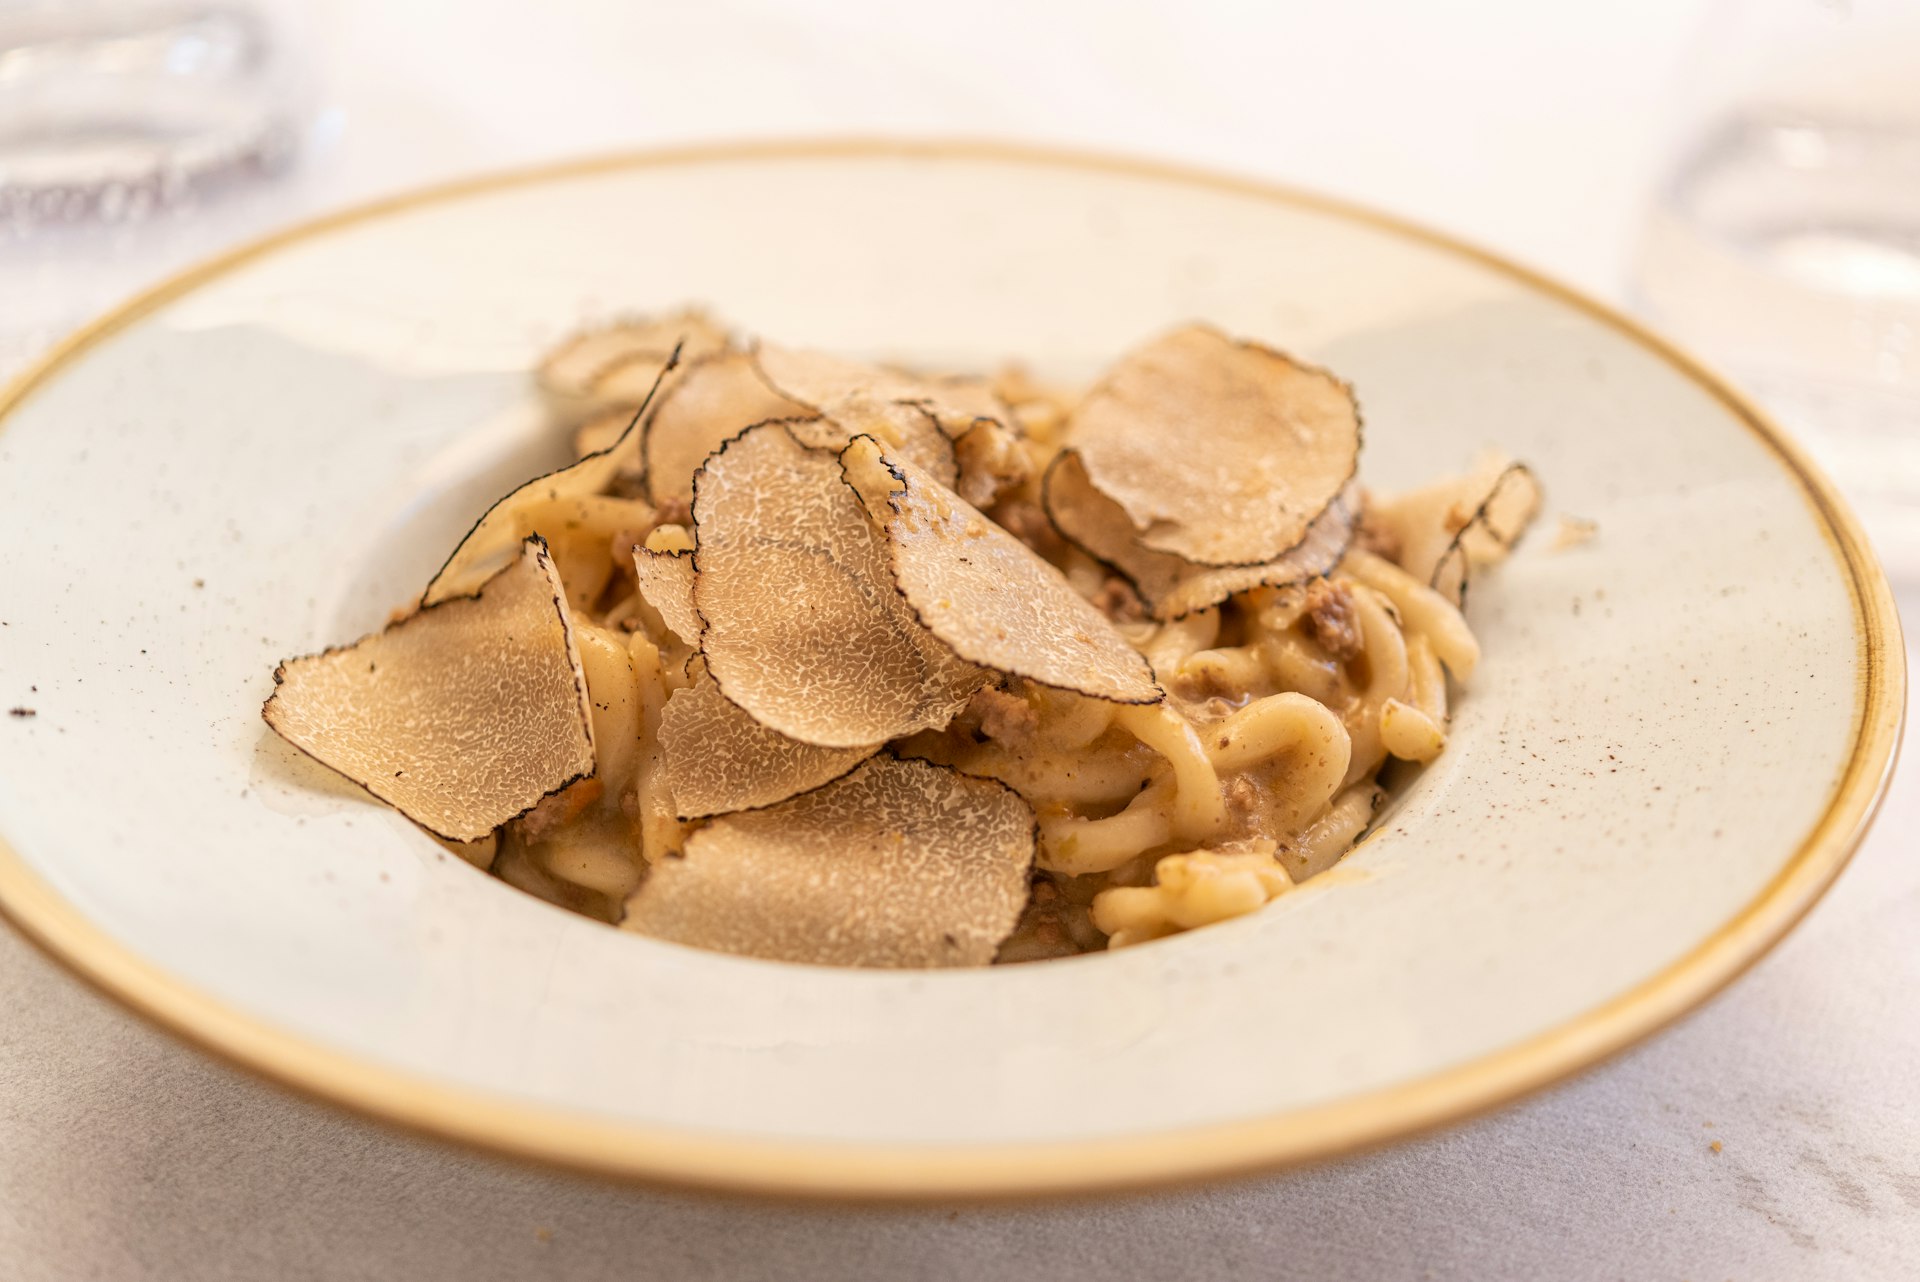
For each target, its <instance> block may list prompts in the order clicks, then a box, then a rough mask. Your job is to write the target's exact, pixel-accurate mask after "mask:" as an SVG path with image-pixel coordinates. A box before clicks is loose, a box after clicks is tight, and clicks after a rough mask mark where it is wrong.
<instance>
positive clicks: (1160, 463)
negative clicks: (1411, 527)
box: [1066, 325, 1360, 565]
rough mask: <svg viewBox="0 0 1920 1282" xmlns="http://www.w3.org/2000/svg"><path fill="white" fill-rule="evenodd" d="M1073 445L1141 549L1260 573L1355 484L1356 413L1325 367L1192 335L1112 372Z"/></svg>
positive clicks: (1072, 426) (1072, 436)
mask: <svg viewBox="0 0 1920 1282" xmlns="http://www.w3.org/2000/svg"><path fill="white" fill-rule="evenodd" d="M1066 444H1067V446H1068V447H1069V448H1071V449H1073V450H1074V451H1076V452H1077V453H1078V455H1079V457H1080V460H1081V464H1082V466H1083V467H1084V468H1085V470H1086V475H1087V479H1088V480H1089V481H1090V482H1091V483H1092V485H1093V486H1094V488H1096V489H1098V490H1099V491H1100V492H1101V493H1102V494H1104V495H1106V496H1107V497H1108V498H1110V499H1112V500H1113V501H1114V502H1115V503H1116V504H1118V505H1119V507H1120V509H1121V510H1122V511H1123V512H1125V514H1126V516H1127V519H1128V521H1129V522H1131V524H1132V526H1133V528H1134V530H1135V532H1136V533H1137V535H1138V539H1139V542H1140V543H1141V544H1142V545H1143V546H1144V547H1146V548H1148V549H1150V550H1152V551H1156V552H1166V553H1170V554H1172V555H1174V556H1177V557H1180V558H1182V559H1184V560H1187V561H1192V562H1194V563H1196V564H1200V565H1259V564H1263V563H1265V562H1268V561H1272V560H1274V559H1275V558H1276V557H1279V556H1281V555H1283V554H1284V553H1286V552H1288V551H1289V550H1291V549H1292V548H1294V547H1296V546H1298V545H1299V543H1300V542H1301V541H1302V540H1303V539H1305V538H1306V536H1307V528H1308V526H1310V525H1311V524H1312V523H1313V521H1314V519H1315V518H1317V517H1318V516H1319V515H1320V514H1321V513H1322V512H1324V511H1325V510H1326V508H1327V505H1328V504H1329V503H1331V502H1333V500H1334V498H1335V497H1336V496H1337V495H1338V494H1339V493H1340V492H1341V490H1343V489H1345V488H1346V485H1347V483H1348V482H1349V481H1350V480H1352V479H1353V475H1354V470H1355V468H1356V466H1357V465H1358V463H1359V457H1360V413H1359V407H1358V406H1357V405H1356V404H1355V403H1354V399H1353V393H1352V392H1351V391H1350V390H1349V389H1348V387H1347V385H1346V384H1345V383H1343V382H1341V381H1340V380H1339V379H1337V378H1335V377H1334V376H1333V375H1332V374H1329V373H1328V372H1326V371H1325V370H1322V369H1318V368H1316V367H1314V366H1311V365H1304V364H1301V363H1300V362H1298V361H1295V360H1293V359H1291V358H1290V357H1287V356H1284V355H1282V354H1281V353H1279V352H1276V351H1273V350H1271V349H1269V348H1266V347H1262V346H1260V345H1259V344H1257V343H1249V342H1236V341H1234V340H1233V339H1230V338H1228V337H1227V336H1226V335H1224V334H1221V333H1220V332H1219V331H1217V330H1214V329H1210V328H1208V327H1206V326H1203V325H1190V326H1188V327H1186V328H1185V329H1179V330H1175V331H1174V332H1173V333H1171V334H1168V335H1166V336H1164V337H1162V338H1159V339H1156V340H1154V341H1153V342H1150V343H1148V344H1147V345H1146V346H1144V347H1141V348H1138V349H1136V350H1135V351H1133V352H1132V353H1130V354H1129V355H1127V356H1125V357H1123V358H1122V359H1121V361H1120V363H1119V364H1117V365H1116V366H1114V367H1113V369H1111V370H1110V371H1108V373H1107V375H1106V378H1105V379H1104V380H1103V381H1102V382H1101V383H1100V385H1099V386H1097V387H1095V388H1094V390H1093V391H1091V392H1089V393H1088V394H1087V397H1086V399H1085V400H1083V401H1082V402H1081V403H1080V405H1079V406H1078V407H1077V408H1075V410H1074V411H1073V415H1072V417H1071V418H1070V419H1069V421H1068V424H1067V436H1066Z"/></svg>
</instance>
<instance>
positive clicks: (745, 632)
mask: <svg viewBox="0 0 1920 1282" xmlns="http://www.w3.org/2000/svg"><path fill="white" fill-rule="evenodd" d="M693 517H694V527H695V537H696V541H697V543H698V550H697V551H696V552H695V553H694V563H695V567H696V570H697V574H696V576H695V581H694V603H695V605H696V606H697V607H698V609H699V612H700V617H701V619H702V620H703V622H704V623H705V625H706V626H705V630H704V632H703V635H702V638H701V649H702V651H703V652H704V653H705V655H706V657H707V665H708V669H709V670H710V671H711V672H712V674H713V678H714V680H715V681H717V682H719V684H720V688H721V689H722V690H723V691H724V692H725V693H726V695H727V697H728V698H730V699H732V700H733V701H734V702H735V703H736V704H738V705H740V707H742V708H744V709H745V710H746V711H747V712H748V713H750V714H751V715H752V716H753V718H754V719H755V720H756V721H759V722H760V723H761V724H763V725H766V726H769V727H771V728H773V729H775V730H778V731H779V732H780V733H782V734H784V735H787V736H789V737H790V738H794V739H799V740H801V741H802V742H805V743H812V744H817V745H820V746H822V747H830V748H854V747H861V746H864V745H866V744H872V743H883V742H885V741H887V740H889V739H894V738H898V737H900V736H901V735H907V734H913V733H915V732H917V731H920V730H926V729H933V728H936V727H939V726H943V725H945V724H946V723H947V722H948V721H950V720H951V719H952V718H953V715H954V714H955V713H956V712H958V711H959V710H960V709H961V708H962V707H963V706H965V704H966V702H967V700H968V699H969V698H970V697H972V694H973V692H974V691H975V690H977V689H978V688H979V687H980V686H981V685H982V684H984V682H985V681H986V673H984V672H983V671H981V670H980V669H979V668H977V667H975V666H973V665H972V664H969V663H966V662H965V661H963V660H961V659H960V658H958V657H957V656H956V655H955V654H954V653H953V652H952V651H951V650H949V649H948V648H947V647H946V646H945V645H943V644H941V642H940V641H939V640H937V639H936V638H935V637H934V636H933V635H932V634H931V633H930V632H928V631H927V630H926V629H925V628H924V627H922V626H921V625H920V622H919V620H918V619H916V618H915V617H914V615H913V612H912V610H911V609H909V608H908V606H907V603H906V602H905V601H904V600H902V599H901V596H900V593H899V591H898V590H897V589H896V588H895V587H894V582H893V572H892V570H891V568H890V567H889V565H888V561H887V548H886V543H885V540H884V538H883V536H882V535H881V534H880V532H879V531H878V530H877V529H875V528H874V525H873V522H872V521H871V520H869V519H868V517H867V512H866V508H865V506H864V505H863V504H862V503H861V501H860V498H859V496H858V495H856V494H855V493H854V492H853V489H852V487H850V486H849V485H847V483H846V481H845V479H844V478H843V477H842V475H841V471H840V463H839V460H838V459H837V458H836V457H835V456H834V455H832V454H828V453H823V452H820V451H816V450H810V449H808V448H806V447H805V446H803V445H801V444H800V442H798V441H796V440H795V439H794V438H793V436H792V435H791V434H790V433H789V432H788V431H787V429H786V428H785V427H784V426H782V425H781V424H778V423H769V424H763V425H761V426H759V427H755V428H752V429H750V430H748V431H747V432H745V433H744V434H742V435H741V436H739V437H736V438H735V439H734V440H732V441H730V442H728V444H727V445H726V447H725V448H724V449H722V450H721V451H720V452H719V453H718V454H716V455H714V456H713V457H712V458H710V459H708V460H707V462H706V463H705V465H703V466H702V467H701V469H700V472H699V474H698V475H696V476H695V478H694V499H693Z"/></svg>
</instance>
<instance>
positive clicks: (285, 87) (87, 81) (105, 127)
mask: <svg viewBox="0 0 1920 1282" xmlns="http://www.w3.org/2000/svg"><path fill="white" fill-rule="evenodd" d="M291 81H292V77H291V76H290V74H289V73H288V70H287V67H286V59H285V58H284V57H283V56H282V53H281V51H280V50H279V49H278V48H276V46H275V43H274V40H273V36H272V29H271V27H270V26H269V25H268V23H267V21H266V19H265V18H264V17H263V15H262V14H261V13H260V12H259V11H257V10H256V9H255V8H254V7H253V6H251V5H246V4H234V3H178V2H175V3H158V2H153V3H149V2H143V0H0V232H4V233H10V234H12V235H14V236H19V235H22V234H26V233H30V232H32V231H34V230H35V229H37V228H40V227H44V226H48V225H54V224H63V223H64V224H71V223H74V222H80V221H86V220H98V221H104V222H117V221H133V220H138V219H140V218H142V217H144V216H146V215H148V214H150V213H152V212H154V211H156V210H160V209H165V208H169V207H176V206H179V205H181V204H182V203H185V202H189V201H192V200H195V199H198V198H200V197H203V196H205V195H207V194H209V193H210V192H211V191H212V190H213V189H215V188H217V187H220V186H222V185H226V184H232V183H235V182H237V181H243V180H245V179H246V178H248V177H251V176H254V175H259V174H266V173H272V172H274V171H276V170H278V169H280V168H281V167H283V166H284V165H285V164H286V163H287V161H288V159H289V158H290V157H291V156H292V154H293V152H294V150H295V147H296V144H297V142H298V139H299V132H300V122H299V110H298V107H297V105H296V103H297V99H298V96H299V95H298V92H297V88H296V87H295V86H294V85H293V84H292V83H291Z"/></svg>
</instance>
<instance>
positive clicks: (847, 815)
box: [622, 757, 1033, 967]
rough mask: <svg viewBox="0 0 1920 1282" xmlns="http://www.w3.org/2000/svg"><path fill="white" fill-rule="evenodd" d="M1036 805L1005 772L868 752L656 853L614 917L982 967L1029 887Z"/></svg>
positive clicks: (711, 943) (921, 962)
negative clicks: (1009, 783) (670, 854)
mask: <svg viewBox="0 0 1920 1282" xmlns="http://www.w3.org/2000/svg"><path fill="white" fill-rule="evenodd" d="M1032 862H1033V812H1032V811H1031V810H1030V809H1028V807H1027V804H1026V802H1024V801H1022V800H1021V799H1020V797H1019V795H1018V794H1016V793H1014V792H1013V791H1012V790H1011V789H1009V788H1007V787H1006V786H1005V785H1003V784H1000V783H997V782H994V781H992V780H987V779H976V778H971V777H968V776H966V775H962V774H959V773H957V772H956V771H954V770H951V769H949V768H947V767H945V766H936V765H932V764H930V763H928V762H924V761H901V760H896V759H894V758H892V757H876V758H874V759H872V760H870V761H868V762H867V763H866V764H865V765H863V766H861V767H860V768H859V769H857V770H855V771H854V772H853V773H852V774H850V775H848V776H847V777H846V778H845V779H842V780H839V781H838V782H836V783H830V784H828V785H827V786H825V787H824V788H819V789H817V790H815V791H813V792H809V793H807V794H805V795H804V796H800V797H796V798H794V799H793V800H791V801H787V802H783V803H781V804H780V805H778V806H774V807H772V808H770V809H767V810H755V811H749V812H747V813H745V814H736V815H727V816H724V817H722V818H719V819H716V820H714V821H713V822H711V823H710V824H708V825H707V826H706V827H705V828H702V829H701V830H700V831H698V832H696V833H694V834H693V836H692V837H690V838H689V839H688V840H687V845H686V851H685V855H684V857H683V858H679V859H663V860H661V861H660V862H658V863H656V864H655V865H654V866H653V869H652V872H651V873H650V874H649V876H648V877H647V880H646V882H645V883H644V884H642V886H641V887H640V889H639V890H638V891H637V892H635V894H634V896H633V897H632V898H631V899H630V900H628V903H627V916H626V920H625V921H624V922H623V923H622V925H623V926H624V927H625V928H626V929H628V930H633V931H637V932H639V933H640V934H643V935H651V936H654V937H655V938H658V939H667V940H673V941H675V942H677V943H682V944H690V945H692V946H694V947H696V948H707V949H712V950H715V951H718V952H726V953H736V954H741V955H745V956H750V957H764V958H768V959H771V960H775V961H789V962H810V963H813V964H816V965H823V966H883V967H916V966H984V965H986V964H987V963H989V962H991V961H992V960H993V955H994V951H995V949H997V948H998V947H999V945H1000V942H1001V941H1002V940H1003V939H1005V938H1006V937H1007V935H1008V934H1009V933H1010V932H1011V931H1012V930H1013V927H1014V924H1015V922H1016V921H1017V920H1018V919H1019V916H1020V910H1021V907H1022V905H1024V904H1025V903H1026V899H1027V882H1028V875H1029V870H1030V867H1031V865H1032Z"/></svg>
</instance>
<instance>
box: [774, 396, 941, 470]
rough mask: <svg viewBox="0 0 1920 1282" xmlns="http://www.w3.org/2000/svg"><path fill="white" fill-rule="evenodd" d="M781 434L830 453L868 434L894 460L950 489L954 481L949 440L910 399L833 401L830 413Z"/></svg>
mask: <svg viewBox="0 0 1920 1282" xmlns="http://www.w3.org/2000/svg"><path fill="white" fill-rule="evenodd" d="M787 430H788V431H789V432H791V433H793V439H794V440H796V441H798V442H800V443H801V444H802V445H804V446H806V447H807V448H809V449H815V450H831V451H832V452H834V453H835V454H838V453H839V452H840V451H841V450H843V449H845V448H846V445H847V442H848V441H851V440H852V439H853V438H854V437H856V436H870V437H872V438H873V439H874V440H876V441H878V442H880V443H881V444H882V445H883V446H885V447H886V448H887V449H888V450H890V451H892V452H893V453H894V455H895V456H896V457H899V458H905V459H908V460H910V461H912V462H914V463H917V464H919V465H920V466H921V467H923V468H925V469H926V470H927V471H928V472H929V473H931V474H932V475H933V476H935V477H937V478H938V479H939V481H940V483H941V484H942V485H947V486H951V485H953V484H955V483H956V482H957V481H958V480H959V476H960V464H959V459H958V457H957V456H956V454H955V452H954V445H953V442H952V441H950V440H948V439H947V436H946V434H945V433H944V432H942V431H941V430H940V425H939V424H938V423H937V422H935V421H934V418H933V416H932V415H931V414H929V413H928V412H927V411H926V409H925V408H924V407H922V406H919V405H916V404H913V403H912V402H910V401H883V400H876V399H873V398H871V397H861V396H856V397H853V398H851V399H849V400H844V401H839V402H837V403H836V404H835V405H834V407H833V412H832V413H831V414H828V415H825V416H822V417H820V418H815V419H810V420H807V421H805V422H795V423H789V424H787Z"/></svg>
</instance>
